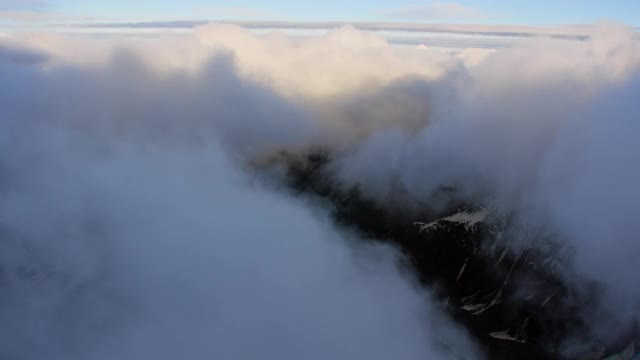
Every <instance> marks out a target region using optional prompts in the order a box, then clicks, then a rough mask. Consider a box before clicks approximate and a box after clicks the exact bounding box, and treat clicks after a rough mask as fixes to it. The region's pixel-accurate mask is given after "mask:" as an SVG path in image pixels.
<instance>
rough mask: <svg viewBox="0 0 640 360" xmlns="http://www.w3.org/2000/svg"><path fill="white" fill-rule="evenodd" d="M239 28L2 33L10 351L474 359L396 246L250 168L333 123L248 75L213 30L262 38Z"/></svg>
mask: <svg viewBox="0 0 640 360" xmlns="http://www.w3.org/2000/svg"><path fill="white" fill-rule="evenodd" d="M211 31H214V33H215V34H211ZM217 31H219V32H220V33H217ZM239 32H240V30H238V29H233V28H224V29H220V28H214V29H207V28H205V29H202V31H201V32H199V33H198V34H196V35H193V39H192V41H193V42H192V43H190V44H186V45H185V43H184V42H183V41H184V40H185V39H184V38H178V39H174V38H172V37H167V38H162V39H154V40H153V41H151V43H149V42H146V40H137V41H133V42H120V41H114V42H113V43H111V41H106V43H108V44H105V42H104V41H96V40H94V39H85V40H82V41H87V43H85V45H87V44H92V45H93V47H94V48H92V47H91V46H88V45H87V46H77V45H78V43H76V42H75V41H79V40H77V39H69V38H66V37H56V36H51V35H47V36H42V35H33V34H29V35H26V36H22V35H21V36H16V35H10V36H9V38H10V40H4V39H3V40H2V45H3V49H4V50H3V51H2V52H0V81H1V82H2V84H3V86H2V87H0V118H2V119H3V121H2V123H1V124H0V128H1V129H2V131H0V134H2V135H0V148H1V151H0V154H2V155H0V174H2V176H1V177H0V193H1V194H2V198H3V201H2V203H1V204H0V219H1V221H0V230H1V231H2V234H3V236H2V238H1V239H0V248H1V249H2V251H0V268H1V269H2V271H1V275H2V276H1V277H0V286H1V287H2V290H3V291H2V301H1V302H0V321H1V322H2V323H3V324H5V326H3V327H2V328H1V329H0V336H1V337H2V338H3V339H4V341H3V345H2V346H1V347H0V356H2V357H9V358H19V359H26V360H29V359H40V358H42V357H43V356H46V357H51V358H64V359H71V360H72V359H96V360H99V359H114V358H119V359H141V358H155V359H176V358H179V357H187V358H190V359H210V358H234V359H263V358H265V357H269V358H271V357H273V358H281V359H301V358H304V359H327V358H332V359H360V358H363V359H365V358H366V359H389V358H401V359H425V358H429V359H440V358H441V359H448V358H450V357H451V356H452V355H451V354H450V352H451V350H448V349H451V348H453V349H454V350H455V352H456V353H457V354H458V355H459V356H464V357H465V358H467V359H473V358H480V357H481V356H480V355H479V354H478V350H477V348H476V347H475V346H474V345H473V342H472V341H471V340H469V339H468V337H467V335H466V334H465V332H464V331H463V330H461V329H459V328H458V327H457V326H456V325H454V324H453V323H452V322H451V321H450V320H449V319H448V318H447V316H446V315H444V313H442V312H441V310H440V309H439V306H438V305H436V304H434V303H432V302H431V301H429V299H430V295H429V294H428V292H427V291H426V290H425V289H421V288H420V287H419V286H418V285H417V282H416V280H415V279H414V278H413V277H412V276H411V275H409V274H407V273H406V272H404V271H401V270H400V269H399V261H400V255H399V254H398V251H397V250H396V249H393V248H391V247H388V246H384V245H380V244H371V243H369V242H364V241H363V240H362V239H360V238H359V237H358V235H357V234H353V233H349V232H346V231H343V230H338V229H337V228H336V227H335V226H334V225H333V224H332V223H331V222H330V221H329V217H328V214H327V210H326V209H323V208H321V207H318V206H316V205H312V202H311V201H308V200H305V199H300V198H293V197H291V196H290V195H287V194H286V193H283V192H280V191H277V189H278V188H279V186H274V185H273V184H271V183H270V181H267V180H268V179H264V181H263V180H262V176H264V175H261V174H260V173H256V172H255V171H253V170H250V169H247V162H248V160H250V159H253V158H255V157H256V156H260V155H262V154H268V153H271V152H278V151H282V150H289V151H293V150H295V149H297V148H299V147H305V146H309V145H310V144H313V143H314V142H315V141H317V140H316V139H317V136H318V133H321V132H322V131H321V130H318V128H319V127H321V126H320V124H319V123H318V120H317V119H316V118H315V117H314V116H313V114H312V113H313V112H312V111H309V110H308V108H306V107H305V106H304V104H303V103H300V102H297V101H294V100H293V98H288V97H285V96H284V95H281V93H280V91H279V90H274V88H272V87H270V86H268V85H265V84H264V83H262V82H260V81H259V79H260V78H261V74H263V72H259V71H256V72H249V74H250V75H249V74H244V75H242V73H241V72H240V74H239V73H238V70H237V69H236V66H238V67H240V66H241V65H240V64H242V62H243V61H245V60H240V59H241V58H238V57H241V56H245V53H243V52H242V51H237V52H235V56H236V59H237V60H234V57H233V56H232V55H231V54H230V51H229V49H227V50H224V49H221V48H220V47H219V46H218V41H221V40H220V39H218V38H217V36H220V37H222V34H226V35H227V36H229V37H230V39H234V40H235V42H231V43H230V44H236V45H237V46H239V47H240V49H241V48H242V44H240V42H247V44H245V46H246V45H250V46H254V45H256V43H259V41H265V40H258V39H257V38H252V37H251V36H250V34H248V33H245V34H241V33H239ZM354 40H357V41H363V42H364V43H363V44H361V46H362V47H364V48H365V49H366V48H369V47H370V46H378V42H376V41H372V40H371V39H369V37H368V36H367V35H366V34H355V33H353V30H348V31H346V33H343V32H338V33H336V34H334V35H332V36H330V37H328V38H327V39H324V40H323V41H321V42H320V43H318V45H317V46H322V47H324V48H325V49H331V48H334V47H335V49H334V50H332V51H336V52H337V51H344V54H350V53H352V55H351V56H353V57H354V58H358V59H366V57H365V56H364V55H359V52H358V51H354V50H348V49H350V48H351V46H347V45H352V44H351V41H354ZM272 41H273V43H272ZM278 43H279V40H278V39H272V40H268V42H267V43H263V46H267V47H270V46H277V45H276V44H278ZM16 44H18V45H16ZM382 44H384V43H383V42H382ZM214 45H215V46H214ZM181 46H186V49H187V50H189V51H181V50H183V49H185V48H182V47H181ZM191 46H193V47H192V48H191ZM23 47H26V48H29V49H31V51H33V52H34V53H40V52H42V53H44V54H46V56H44V57H43V58H39V59H37V61H31V60H30V61H24V60H23V59H24V58H25V56H24V51H25V50H23ZM53 49H56V50H55V51H54V50H53ZM284 49H286V50H287V51H293V49H294V47H293V46H292V47H291V48H289V47H285V48H284ZM337 49H340V50H337ZM231 50H233V48H232V49H231ZM305 51H310V49H306V50H305ZM383 51H385V50H383ZM67 52H68V53H67ZM169 52H174V56H175V58H174V59H166V58H164V57H163V55H164V54H166V53H169ZM63 53H64V54H65V56H61V55H60V54H63ZM195 53H198V54H197V56H202V57H203V59H202V61H200V62H197V63H196V64H194V62H193V61H192V60H193V59H192V57H193V56H196V55H194V54H195ZM340 53H341V52H340ZM299 54H302V53H299ZM312 54H313V55H314V56H316V54H317V53H316V52H313V53H312ZM85 56H86V58H84V57H85ZM197 56H196V57H197ZM67 59H69V60H67ZM300 59H301V61H304V62H312V63H313V62H315V61H319V60H321V59H314V58H313V57H301V58H300ZM72 60H73V61H72ZM236 61H237V63H238V64H237V65H236ZM352 61H355V60H352ZM334 66H335V69H342V68H341V67H340V66H341V65H340V64H338V63H336V64H335V65H334ZM329 69H330V68H326V69H325V70H323V71H329ZM263 71H271V68H270V67H267V68H264V69H263ZM338 71H340V70H338ZM301 76H304V74H303V73H301ZM354 76H356V77H360V76H362V75H360V74H358V73H354ZM311 78H313V76H311ZM364 78H366V77H364ZM287 80H288V81H289V82H291V83H292V85H291V86H292V87H293V88H295V87H296V86H298V83H297V82H295V81H294V80H293V78H292V77H287ZM363 81H364V80H363ZM267 84H268V82H267ZM343 86H344V85H343ZM278 88H279V87H276V88H275V89H278ZM282 93H285V91H282ZM298 99H301V97H298ZM377 101H380V100H379V98H378V100H377ZM271 181H274V180H271Z"/></svg>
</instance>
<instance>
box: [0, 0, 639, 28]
mask: <svg viewBox="0 0 640 360" xmlns="http://www.w3.org/2000/svg"><path fill="white" fill-rule="evenodd" d="M0 18H1V19H0V21H4V22H8V21H12V22H33V21H42V20H47V21H56V22H61V21H86V20H93V21H101V20H112V21H120V20H122V21H158V20H290V21H329V20H335V21H385V22H427V23H429V22H430V23H473V24H480V23H481V24H523V25H559V24H588V23H594V22H597V21H599V20H609V21H615V22H621V23H625V24H628V25H635V26H637V25H640V1H638V0H607V1H605V0H538V1H530V0H458V1H456V2H438V1H420V0H417V1H412V0H409V1H402V0H400V1H397V0H396V1H389V0H351V1H344V0H324V1H322V2H313V3H312V2H302V1H297V0H270V1H264V0H237V1H233V2H229V1H222V0H181V1H175V0H136V1H130V0H0Z"/></svg>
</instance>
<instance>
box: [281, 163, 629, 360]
mask: <svg viewBox="0 0 640 360" xmlns="http://www.w3.org/2000/svg"><path fill="white" fill-rule="evenodd" d="M281 160H282V161H283V162H284V163H285V164H286V165H285V167H286V169H287V175H288V179H289V185H290V187H291V188H292V189H293V190H294V191H295V192H297V193H299V194H301V195H304V196H307V195H309V194H314V195H316V196H318V197H319V198H321V199H324V201H326V203H327V204H328V206H329V207H330V208H331V209H332V215H333V219H334V221H335V222H336V223H338V224H339V225H341V226H343V227H347V228H354V229H357V231H359V232H360V233H362V234H363V235H364V236H363V237H364V238H367V239H370V240H371V241H381V242H385V243H392V244H394V245H396V246H398V247H399V248H400V249H401V250H402V252H403V254H404V257H403V262H402V264H401V266H403V267H405V268H406V269H407V270H408V271H415V272H416V273H417V275H418V277H419V279H420V281H421V282H422V283H423V285H425V286H427V287H428V288H431V289H433V290H434V292H435V294H436V295H437V297H438V299H439V300H440V301H441V304H442V307H443V308H444V309H446V310H447V311H448V312H449V313H450V314H451V316H452V317H453V318H454V319H455V320H456V321H458V322H459V323H461V324H463V325H464V326H465V327H466V328H467V329H468V331H469V332H470V333H471V334H472V335H473V337H474V338H475V340H476V341H477V342H478V343H479V344H481V346H482V347H483V348H484V350H485V352H486V354H487V355H488V358H490V359H631V358H632V357H633V356H635V354H636V352H637V349H640V346H638V345H640V336H639V335H640V332H639V331H638V324H637V323H636V320H635V319H629V321H628V322H626V323H620V322H618V323H615V327H614V328H612V329H610V331H608V332H607V335H605V336H602V335H601V334H598V335H596V334H593V332H592V331H591V330H589V329H590V327H589V324H588V323H587V321H589V320H587V319H590V320H591V321H593V319H600V318H601V319H602V320H603V323H606V320H607V314H606V312H605V310H604V309H603V308H602V307H601V306H600V305H599V293H600V291H601V289H599V288H598V286H597V285H596V284H595V283H591V282H587V281H580V282H573V281H571V279H567V278H566V273H564V272H563V270H562V268H563V266H566V264H565V263H566V262H569V261H571V252H570V250H569V249H566V248H564V247H562V246H561V245H560V244H559V242H558V241H554V238H553V236H551V235H549V234H545V233H544V232H543V231H540V230H538V229H530V228H526V227H523V226H519V225H518V224H517V222H516V220H515V219H513V218H512V216H511V215H510V214H505V213H504V212H499V211H497V210H491V209H487V208H484V207H482V205H481V204H473V203H465V202H463V201H456V200H450V201H449V203H448V206H447V207H446V209H444V210H434V209H430V208H428V207H425V208H426V210H420V209H416V208H415V206H411V208H410V209H407V207H406V206H403V204H402V200H401V196H399V197H398V202H397V203H396V204H393V202H392V203H391V204H392V205H390V206H389V207H382V206H380V205H378V204H376V203H373V202H371V201H368V200H366V199H365V198H364V197H363V196H361V193H360V191H359V189H357V188H352V189H349V190H344V189H341V187H340V186H339V185H338V184H337V183H336V182H335V180H334V179H333V178H332V176H331V171H330V170H329V169H330V164H331V161H332V157H331V155H330V154H328V153H326V152H322V151H318V152H314V153H312V154H311V155H305V156H298V155H295V156H294V155H289V154H283V155H282V157H281ZM442 196H443V198H449V199H455V198H457V196H456V195H455V189H452V188H443V189H442ZM514 237H518V238H520V239H521V238H522V237H529V238H530V243H531V246H530V247H528V248H525V249H522V248H519V249H518V250H517V251H514V249H513V246H512V244H510V239H512V238H514ZM534 241H535V243H536V245H535V246H534V245H533V242H534ZM518 242H519V243H520V244H522V241H518ZM525 243H526V242H525ZM541 243H543V244H545V245H544V246H540V244H541ZM518 246H521V245H518ZM594 314H596V315H594ZM594 316H595V318H594Z"/></svg>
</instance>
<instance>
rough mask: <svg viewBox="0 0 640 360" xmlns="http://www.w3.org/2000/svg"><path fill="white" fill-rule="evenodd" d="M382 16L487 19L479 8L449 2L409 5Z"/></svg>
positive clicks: (381, 13) (391, 10) (423, 18)
mask: <svg viewBox="0 0 640 360" xmlns="http://www.w3.org/2000/svg"><path fill="white" fill-rule="evenodd" d="M380 15H382V16H384V17H387V18H399V19H405V20H453V19H458V20H460V19H466V20H477V19H482V18H486V17H487V14H485V13H484V12H483V11H481V10H479V9H477V8H474V7H471V6H466V5H462V4H458V3H447V2H431V3H427V4H416V5H407V6H403V7H399V8H394V9H387V10H384V11H381V12H380Z"/></svg>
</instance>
